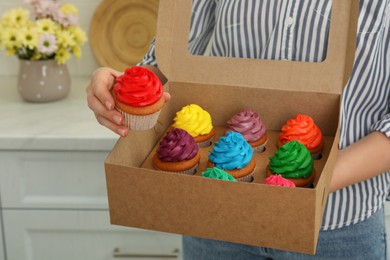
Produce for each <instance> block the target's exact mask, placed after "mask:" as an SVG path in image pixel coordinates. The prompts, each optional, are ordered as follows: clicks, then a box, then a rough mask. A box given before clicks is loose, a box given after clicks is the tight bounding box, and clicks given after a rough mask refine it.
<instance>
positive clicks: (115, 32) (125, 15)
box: [89, 0, 158, 71]
mask: <svg viewBox="0 0 390 260" xmlns="http://www.w3.org/2000/svg"><path fill="white" fill-rule="evenodd" d="M157 10H158V0H103V1H102V2H101V3H100V5H99V6H98V8H97V9H96V11H95V13H94V15H93V17H92V21H91V27H90V35H89V43H90V45H91V48H92V51H93V53H94V55H95V57H96V59H97V61H98V62H99V64H100V65H101V66H108V67H111V68H114V69H116V70H119V71H124V70H125V69H126V68H128V67H130V66H133V65H135V64H137V63H138V62H139V61H141V60H142V58H143V57H144V55H145V53H146V52H147V51H148V49H149V44H150V42H151V40H152V39H153V37H154V36H155V34H156V24H157Z"/></svg>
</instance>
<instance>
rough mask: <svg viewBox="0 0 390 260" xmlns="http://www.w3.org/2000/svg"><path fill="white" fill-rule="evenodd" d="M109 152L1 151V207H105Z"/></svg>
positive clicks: (106, 204) (106, 205)
mask: <svg viewBox="0 0 390 260" xmlns="http://www.w3.org/2000/svg"><path fill="white" fill-rule="evenodd" d="M107 155H108V152H106V151H104V152H93V151H0V165H2V166H3V167H1V168H0V193H1V198H2V206H3V208H6V209H7V208H57V209H58V208H61V209H64V208H71V209H107V208H108V202H107V191H106V183H105V176H104V160H105V158H106V157H107Z"/></svg>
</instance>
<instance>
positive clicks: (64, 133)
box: [0, 77, 118, 151]
mask: <svg viewBox="0 0 390 260" xmlns="http://www.w3.org/2000/svg"><path fill="white" fill-rule="evenodd" d="M88 81H89V77H72V87H71V91H70V94H69V96H68V97H66V98H65V99H62V100H59V101H55V102H49V103H28V102H26V101H24V100H23V99H22V98H21V97H20V96H19V93H18V91H17V87H16V77H0V150H59V151H61V150H62V151H63V150H79V151H82V150H87V151H91V150H92V151H110V150H111V149H112V147H113V146H114V144H115V142H116V141H117V139H118V135H116V134H114V133H113V132H111V131H110V130H108V129H106V128H105V127H103V126H101V125H100V124H99V123H98V122H97V121H96V119H95V117H94V115H93V112H92V111H91V110H90V109H89V108H88V106H87V101H86V93H85V87H86V85H87V83H88Z"/></svg>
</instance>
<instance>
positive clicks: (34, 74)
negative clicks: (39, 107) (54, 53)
mask: <svg viewBox="0 0 390 260" xmlns="http://www.w3.org/2000/svg"><path fill="white" fill-rule="evenodd" d="M70 85H71V79H70V75H69V71H68V67H67V66H66V64H58V63H57V62H56V61H55V60H39V61H31V60H19V74H18V91H19V93H20V95H21V96H22V98H23V99H24V100H26V101H29V102H50V101H56V100H60V99H63V98H65V97H66V96H67V95H68V94H69V91H70Z"/></svg>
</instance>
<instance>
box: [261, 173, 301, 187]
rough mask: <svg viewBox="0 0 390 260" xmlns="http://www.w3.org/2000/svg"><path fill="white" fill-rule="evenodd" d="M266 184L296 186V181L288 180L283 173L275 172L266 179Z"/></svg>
mask: <svg viewBox="0 0 390 260" xmlns="http://www.w3.org/2000/svg"><path fill="white" fill-rule="evenodd" d="M264 184H268V185H274V186H283V187H291V188H295V184H294V182H292V181H290V180H287V179H285V178H283V177H282V175H279V174H274V175H271V176H269V177H267V178H266V179H265V180H264Z"/></svg>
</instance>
